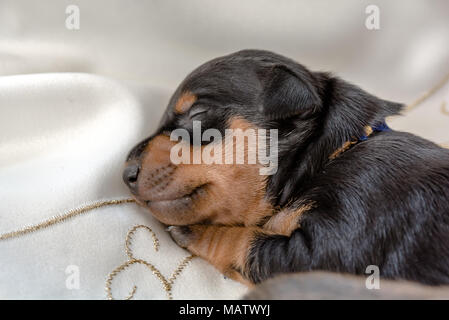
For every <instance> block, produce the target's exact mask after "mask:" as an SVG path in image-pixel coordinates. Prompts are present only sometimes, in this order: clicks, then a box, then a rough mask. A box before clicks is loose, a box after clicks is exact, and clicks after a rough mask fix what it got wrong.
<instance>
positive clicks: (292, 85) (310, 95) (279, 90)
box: [259, 65, 321, 120]
mask: <svg viewBox="0 0 449 320" xmlns="http://www.w3.org/2000/svg"><path fill="white" fill-rule="evenodd" d="M261 79H262V83H263V91H262V94H261V101H260V107H259V108H260V110H259V111H261V112H262V114H264V115H265V116H266V117H267V118H268V119H270V120H275V119H284V118H287V117H291V116H294V115H298V116H301V117H308V116H310V115H311V114H313V113H315V112H316V111H317V110H318V109H319V108H320V106H321V99H320V97H319V95H318V92H317V89H316V88H315V87H314V83H315V82H316V81H315V79H313V76H312V75H311V74H310V73H309V72H308V71H306V70H293V69H291V68H289V67H287V66H284V65H272V66H269V67H266V68H265V69H264V72H263V74H262V75H261Z"/></svg>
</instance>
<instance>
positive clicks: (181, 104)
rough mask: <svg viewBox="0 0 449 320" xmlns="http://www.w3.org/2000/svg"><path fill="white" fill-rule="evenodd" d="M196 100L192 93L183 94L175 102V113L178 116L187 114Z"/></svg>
mask: <svg viewBox="0 0 449 320" xmlns="http://www.w3.org/2000/svg"><path fill="white" fill-rule="evenodd" d="M196 99H197V97H196V95H194V94H193V93H191V92H189V91H187V92H184V93H183V94H182V95H181V96H180V97H179V99H178V101H176V104H175V112H176V113H179V114H181V113H185V112H187V111H188V110H189V109H190V108H191V107H192V105H193V104H194V103H195V101H196Z"/></svg>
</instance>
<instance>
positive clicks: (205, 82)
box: [123, 50, 380, 225]
mask: <svg viewBox="0 0 449 320" xmlns="http://www.w3.org/2000/svg"><path fill="white" fill-rule="evenodd" d="M330 79H331V78H330V76H329V75H327V74H323V73H312V72H310V71H309V70H307V69H306V68H305V67H303V66H301V65H300V64H298V63H296V62H294V61H292V60H290V59H288V58H285V57H282V56H279V55H276V54H274V53H271V52H267V51H259V50H245V51H240V52H237V53H234V54H231V55H228V56H224V57H220V58H217V59H214V60H212V61H210V62H208V63H206V64H204V65H202V66H200V67H199V68H197V69H196V70H194V71H193V72H192V73H191V74H190V75H188V76H187V78H186V79H185V80H184V81H183V82H182V83H181V84H180V86H179V87H178V89H177V90H176V91H175V93H174V94H173V96H172V98H171V99H170V101H169V104H168V106H167V110H166V112H165V114H164V116H163V118H162V121H161V123H160V126H159V128H158V130H157V131H156V132H155V133H154V135H152V136H151V137H149V138H147V139H146V140H144V141H143V142H141V143H140V144H138V145H137V146H136V147H134V148H133V149H132V150H131V152H130V154H129V156H128V159H127V163H126V168H125V170H124V173H123V178H124V181H125V183H126V184H127V185H128V186H129V188H130V190H131V192H132V193H133V195H134V197H135V198H136V200H137V201H138V203H139V204H141V205H142V206H145V207H147V208H149V209H150V211H151V213H152V214H153V215H154V216H155V217H156V218H157V219H158V220H160V221H161V222H163V223H166V224H170V225H186V224H194V223H202V222H208V223H217V224H246V225H249V224H254V223H257V221H259V220H260V219H261V218H262V217H264V216H267V215H270V213H271V212H272V211H273V205H274V204H276V203H277V202H278V201H277V199H278V198H279V197H281V194H282V192H283V190H284V189H283V188H279V186H278V185H283V184H284V185H287V180H288V179H289V177H288V172H291V168H290V169H289V167H290V165H291V164H292V161H291V159H292V158H296V159H298V158H300V156H299V155H300V153H301V152H303V151H304V150H305V149H306V147H307V146H308V145H309V144H310V143H311V140H310V139H311V138H312V137H316V136H317V132H320V137H322V136H324V135H325V134H328V133H327V132H325V130H324V131H323V128H326V126H329V124H328V123H323V121H324V120H325V119H327V118H328V116H327V115H329V112H330V111H329V105H328V104H329V102H330V101H332V99H335V101H333V102H332V103H333V104H336V103H338V101H342V99H343V97H347V96H348V95H349V96H350V97H349V98H348V101H349V103H351V101H353V102H354V101H355V99H356V98H357V97H359V96H361V95H362V96H363V95H366V99H365V100H367V99H368V100H369V99H371V97H372V96H369V95H367V94H365V93H364V92H362V91H361V90H360V89H358V88H356V87H351V86H350V87H345V86H344V85H346V83H342V84H340V83H338V82H337V81H334V82H332V84H330ZM330 87H332V88H330ZM340 87H341V88H342V89H341V92H339V93H337V95H335V94H329V93H328V90H332V91H333V92H335V90H337V89H338V88H340ZM359 91H360V93H358V94H357V92H359ZM333 97H334V98H333ZM372 98H373V99H374V97H372ZM362 100H363V99H362ZM379 101H380V100H379ZM361 103H365V104H366V101H360V104H361ZM373 103H374V102H373ZM374 104H378V102H377V101H375V103H374ZM358 107H359V108H360V106H358ZM367 107H370V104H369V103H368V104H367ZM378 109H379V108H378ZM342 111H344V110H342ZM378 111H379V110H378ZM378 113H380V112H374V111H372V112H371V113H370V112H368V113H367V114H366V115H365V116H364V117H363V119H362V118H360V119H357V121H358V122H359V123H357V124H354V123H352V124H351V126H353V127H354V128H352V127H351V128H350V129H351V130H352V131H354V130H355V131H357V130H359V128H358V127H359V126H360V132H362V130H363V126H365V125H367V123H365V122H369V121H371V120H373V119H374V118H376V116H375V115H377V114H378ZM336 121H337V120H336ZM198 123H200V132H201V134H200V136H199V137H195V133H194V132H195V129H194V127H195V124H198ZM179 129H182V130H183V132H185V133H186V134H187V137H185V138H186V139H184V141H183V142H182V143H180V142H179V141H173V139H170V137H171V136H172V134H173V133H174V132H175V131H176V130H179ZM208 129H216V130H217V131H218V132H220V133H221V137H222V140H220V141H216V140H217V136H214V138H211V137H210V136H211V135H210V134H209V135H208V132H209V131H208ZM228 129H233V130H237V131H238V130H239V129H240V130H242V131H246V130H255V131H257V130H259V129H268V130H270V129H276V130H278V135H279V146H278V148H279V150H276V151H277V152H278V153H277V155H278V157H279V164H280V167H279V171H278V172H277V173H275V174H274V175H273V176H266V175H261V174H260V168H261V167H262V166H263V164H261V163H260V162H259V161H256V162H255V163H253V162H252V163H249V161H247V160H248V158H249V157H250V156H249V154H250V153H251V152H254V150H253V148H252V147H250V145H249V139H243V141H242V140H240V142H238V139H231V140H228V139H226V138H225V137H226V132H227V130H228ZM350 129H348V130H350ZM326 130H327V129H326ZM329 130H330V129H329ZM333 130H335V132H334V135H337V136H341V137H339V139H344V136H346V135H348V134H353V133H354V132H351V133H347V132H343V133H342V132H337V131H338V130H337V128H333ZM205 136H206V137H209V138H206V139H204V137H205ZM172 138H173V136H172ZM343 142H344V141H343ZM239 143H240V144H243V149H244V150H245V151H246V158H245V159H244V161H243V163H240V162H238V161H235V158H234V161H231V163H228V162H226V161H225V160H224V157H225V154H226V152H227V151H226V150H228V151H229V150H233V151H235V150H236V149H237V148H238V147H239ZM336 144H338V143H336ZM186 145H187V146H188V148H183V147H184V146H186ZM211 145H222V149H207V148H208V147H210V146H211ZM174 148H175V150H177V151H176V152H175V153H174V152H173V150H174ZM186 150H187V153H188V154H187V155H186V154H185V153H186ZM217 150H222V151H223V153H222V154H216V153H217V152H218V151H217ZM178 151H180V152H181V153H183V155H182V157H183V159H184V160H186V161H183V162H179V161H173V155H174V154H176V155H178ZM204 152H206V153H208V154H212V155H213V156H215V159H220V158H221V159H222V160H223V161H221V164H220V163H217V162H220V161H215V162H213V163H211V162H210V161H209V162H207V161H206V162H205V161H195V157H197V155H198V153H199V154H204ZM257 152H260V150H258V151H256V153H257ZM324 152H326V151H324ZM214 153H215V154H214ZM200 157H201V156H200ZM286 157H287V158H289V160H286V159H285V158H286ZM256 159H258V157H257V156H256ZM296 165H298V164H297V163H296ZM289 170H290V171H289ZM280 179H281V180H282V179H283V180H285V181H280ZM274 185H276V186H274Z"/></svg>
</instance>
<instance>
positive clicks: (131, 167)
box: [123, 162, 139, 191]
mask: <svg viewBox="0 0 449 320" xmlns="http://www.w3.org/2000/svg"><path fill="white" fill-rule="evenodd" d="M138 175H139V165H138V164H137V163H134V162H131V163H129V164H128V165H127V166H126V168H125V170H124V171H123V181H125V183H126V185H127V186H128V187H129V188H130V189H131V191H136V187H137V176H138Z"/></svg>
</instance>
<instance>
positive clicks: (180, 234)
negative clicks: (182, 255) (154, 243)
mask: <svg viewBox="0 0 449 320" xmlns="http://www.w3.org/2000/svg"><path fill="white" fill-rule="evenodd" d="M197 229H198V227H194V226H170V227H168V228H167V231H168V232H169V233H170V236H171V238H172V239H173V241H175V242H176V244H177V245H178V246H180V247H181V248H185V249H187V248H188V247H189V246H190V245H191V244H192V243H193V242H195V241H196V240H197V239H198V230H197Z"/></svg>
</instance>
